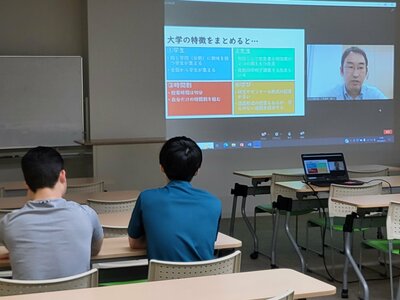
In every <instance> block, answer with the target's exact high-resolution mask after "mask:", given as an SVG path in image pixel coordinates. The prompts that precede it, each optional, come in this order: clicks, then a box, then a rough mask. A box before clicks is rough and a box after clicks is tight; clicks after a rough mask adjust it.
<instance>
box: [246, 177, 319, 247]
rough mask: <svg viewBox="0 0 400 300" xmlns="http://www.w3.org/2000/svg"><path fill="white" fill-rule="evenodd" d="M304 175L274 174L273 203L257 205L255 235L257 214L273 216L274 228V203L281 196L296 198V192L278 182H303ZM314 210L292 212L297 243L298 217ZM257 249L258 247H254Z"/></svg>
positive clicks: (272, 186) (272, 180)
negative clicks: (294, 217) (294, 219)
mask: <svg viewBox="0 0 400 300" xmlns="http://www.w3.org/2000/svg"><path fill="white" fill-rule="evenodd" d="M303 179H304V178H303V176H302V175H289V174H278V173H273V174H272V176H271V203H267V204H261V205H257V206H256V207H255V208H254V223H253V224H254V233H256V231H257V214H259V213H269V214H271V215H272V226H274V224H275V213H276V209H275V208H273V207H272V202H274V201H276V199H277V198H278V196H279V195H281V196H284V197H288V198H292V199H295V198H296V192H295V191H291V190H288V189H285V188H282V187H280V186H279V185H277V184H276V182H282V181H301V180H303ZM312 211H313V210H302V211H294V212H292V215H293V216H296V241H297V235H298V216H299V215H304V214H307V213H310V212H312ZM282 214H286V213H285V212H282ZM254 247H255V248H256V245H254ZM256 252H258V249H254V253H256Z"/></svg>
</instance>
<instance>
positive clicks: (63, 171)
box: [58, 170, 67, 183]
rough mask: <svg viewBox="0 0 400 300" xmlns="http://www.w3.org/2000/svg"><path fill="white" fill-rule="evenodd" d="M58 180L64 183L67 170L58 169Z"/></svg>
mask: <svg viewBox="0 0 400 300" xmlns="http://www.w3.org/2000/svg"><path fill="white" fill-rule="evenodd" d="M58 180H59V181H60V182H61V183H65V182H66V181H67V172H66V171H65V170H61V171H60V175H59V176H58Z"/></svg>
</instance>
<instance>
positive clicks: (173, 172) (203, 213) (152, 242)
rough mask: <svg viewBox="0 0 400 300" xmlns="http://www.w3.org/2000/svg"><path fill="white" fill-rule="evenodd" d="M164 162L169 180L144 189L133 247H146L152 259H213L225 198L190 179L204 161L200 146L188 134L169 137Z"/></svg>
mask: <svg viewBox="0 0 400 300" xmlns="http://www.w3.org/2000/svg"><path fill="white" fill-rule="evenodd" d="M159 160H160V165H161V170H162V172H164V173H165V175H166V176H167V178H168V180H169V182H168V184H167V185H166V186H164V187H162V188H157V189H150V190H146V191H144V192H142V193H141V194H140V196H139V198H138V200H137V202H136V206H135V209H134V210H133V213H132V217H131V220H130V222H129V227H128V234H129V244H130V247H131V248H134V249H137V248H147V255H148V258H149V259H159V260H167V261H181V262H182V261H183V262H184V261H200V260H209V259H212V258H214V242H215V240H216V238H217V234H218V228H219V221H220V217H221V202H220V200H219V199H217V198H216V197H215V196H213V195H212V194H210V193H209V192H207V191H204V190H201V189H197V188H195V187H193V186H192V184H191V183H190V182H191V180H192V178H193V176H195V175H196V174H197V172H198V169H199V168H200V166H201V163H202V153H201V149H200V148H199V147H198V146H197V144H196V143H195V142H194V141H193V140H191V139H190V138H187V137H175V138H172V139H170V140H168V141H167V142H166V143H165V144H164V145H163V147H162V149H161V151H160V157H159Z"/></svg>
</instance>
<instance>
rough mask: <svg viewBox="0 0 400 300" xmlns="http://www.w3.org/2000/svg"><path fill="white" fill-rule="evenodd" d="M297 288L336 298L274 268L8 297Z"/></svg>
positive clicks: (252, 292)
mask: <svg viewBox="0 0 400 300" xmlns="http://www.w3.org/2000/svg"><path fill="white" fill-rule="evenodd" d="M289 288H291V289H294V291H295V299H301V298H313V297H321V296H328V295H334V294H335V293H336V288H335V287H334V286H332V285H330V284H327V283H325V282H322V281H320V280H318V279H315V278H312V277H310V276H308V275H305V274H302V273H300V272H297V271H294V270H290V269H273V270H263V271H254V272H242V273H234V274H224V275H212V276H204V277H193V278H185V279H176V280H165V281H153V282H144V283H136V284H126V285H118V286H109V287H98V288H90V289H81V290H68V291H59V292H49V293H40V294H27V295H19V296H12V298H10V296H8V297H7V296H6V297H2V299H15V300H28V299H29V300H39V299H40V300H47V299H49V300H50V299H51V300H53V299H58V300H70V299H74V300H88V299H96V300H110V299H113V298H115V297H116V296H117V297H118V299H119V300H131V299H132V298H135V299H141V300H154V299H164V300H181V299H185V300H186V299H192V300H197V299H199V300H200V299H201V300H204V299H209V300H214V299H215V300H243V299H266V298H270V297H274V296H277V295H279V294H282V293H284V292H285V291H286V290H287V289H289Z"/></svg>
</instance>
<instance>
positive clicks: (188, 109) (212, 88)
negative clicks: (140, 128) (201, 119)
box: [167, 82, 232, 117]
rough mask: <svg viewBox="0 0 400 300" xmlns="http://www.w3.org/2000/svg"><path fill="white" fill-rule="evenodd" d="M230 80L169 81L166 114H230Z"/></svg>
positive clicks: (170, 115) (175, 115)
mask: <svg viewBox="0 0 400 300" xmlns="http://www.w3.org/2000/svg"><path fill="white" fill-rule="evenodd" d="M231 91H232V83H231V82H182V83H179V82H169V83H168V88H167V93H168V116H169V117H172V116H174V117H178V116H182V117H183V116H195V115H197V116H210V115H230V114H232V92H231Z"/></svg>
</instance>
